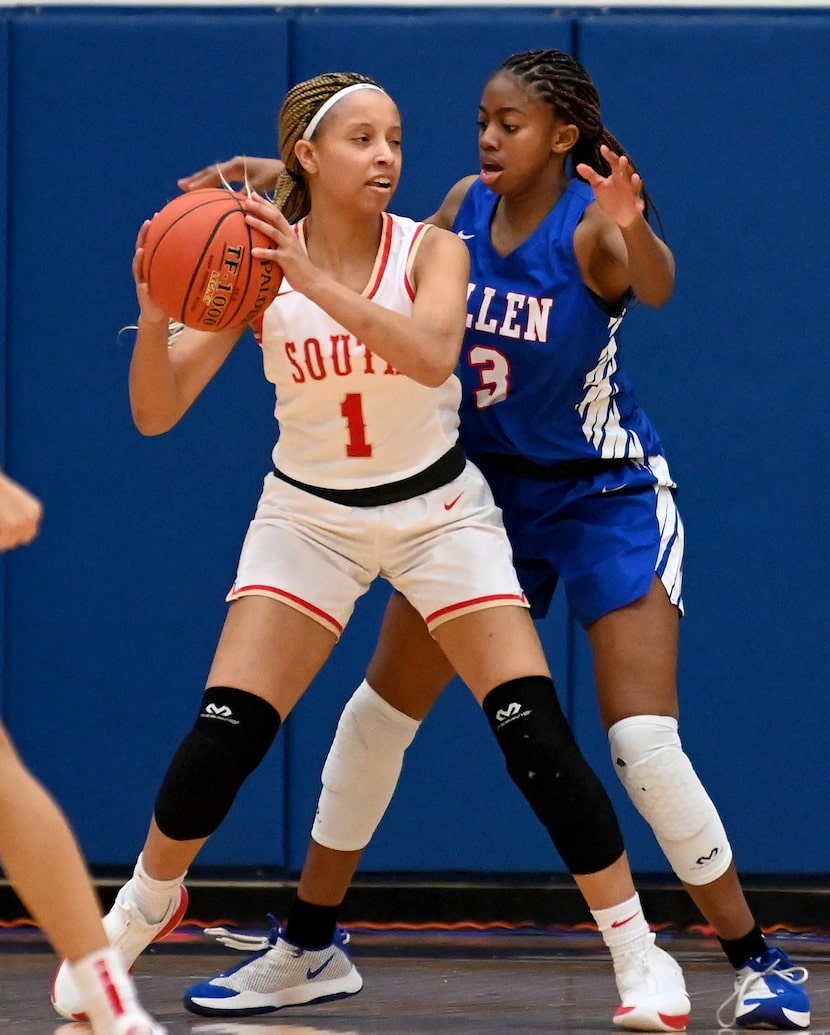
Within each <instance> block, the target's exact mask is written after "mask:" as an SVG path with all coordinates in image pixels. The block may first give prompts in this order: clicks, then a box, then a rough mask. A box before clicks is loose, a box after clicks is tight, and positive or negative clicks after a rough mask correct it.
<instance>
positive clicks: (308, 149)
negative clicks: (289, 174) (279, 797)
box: [294, 140, 317, 173]
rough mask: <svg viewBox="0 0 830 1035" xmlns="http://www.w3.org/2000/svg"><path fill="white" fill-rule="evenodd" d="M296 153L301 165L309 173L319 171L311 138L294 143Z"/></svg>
mask: <svg viewBox="0 0 830 1035" xmlns="http://www.w3.org/2000/svg"><path fill="white" fill-rule="evenodd" d="M294 154H295V155H296V156H297V160H298V161H299V163H300V165H301V166H302V167H303V168H304V169H305V171H306V172H307V173H316V172H317V160H316V158H315V155H314V145H313V144H312V143H311V141H310V140H298V141H297V143H296V144H295V145H294Z"/></svg>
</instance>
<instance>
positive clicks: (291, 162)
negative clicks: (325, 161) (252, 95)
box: [274, 72, 380, 223]
mask: <svg viewBox="0 0 830 1035" xmlns="http://www.w3.org/2000/svg"><path fill="white" fill-rule="evenodd" d="M355 83H371V84H372V85H374V86H379V85H380V84H379V83H376V82H375V80H374V79H372V78H370V77H369V76H367V75H362V74H361V73H360V72H324V73H323V74H322V75H318V76H315V77H314V78H313V79H306V80H305V81H304V82H302V83H297V85H296V86H293V87H292V88H291V89H290V90H289V91H288V93H287V94H286V95H285V100H284V101H283V102H282V108H281V109H280V116H279V124H278V129H279V143H280V155H281V157H282V161H283V164H284V166H285V169H284V170H283V172H282V173H280V175H279V178H278V179H277V186H276V193H275V196H274V202H275V204H276V205H277V207H278V208H279V209H280V211H281V212H282V214H283V215H284V216H285V218H286V219H287V220H288V222H289V223H296V222H297V220H299V219H302V218H303V216H307V215H308V212H309V209H310V207H311V198H310V195H309V192H308V184H307V182H306V178H305V170H304V169H303V167H302V165H301V164H300V162H299V160H298V159H297V156H296V155H295V154H294V145H295V144H296V143H297V141H298V140H300V139H301V138H302V135H303V133H304V132H305V130H306V127H307V126H308V124H309V122H311V119H312V118H313V116H314V113H315V112H316V111H317V110H318V109H319V108H320V107H321V106H322V105H323V104H325V102H326V101H327V100H328V99H329V97H332V96H333V95H334V94H336V93H339V92H340V90H342V89H344V88H345V87H347V86H352V85H354V84H355Z"/></svg>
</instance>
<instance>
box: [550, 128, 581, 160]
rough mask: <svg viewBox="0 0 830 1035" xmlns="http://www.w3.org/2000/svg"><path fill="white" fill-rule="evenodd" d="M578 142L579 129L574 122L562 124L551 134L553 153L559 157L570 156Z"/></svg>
mask: <svg viewBox="0 0 830 1035" xmlns="http://www.w3.org/2000/svg"><path fill="white" fill-rule="evenodd" d="M577 140H579V129H578V128H577V127H576V126H575V125H574V124H573V123H572V122H560V123H558V124H557V125H556V126H555V127H554V130H553V133H552V134H551V141H550V147H551V151H553V153H554V154H557V155H562V154H568V152H569V151H573V149H574V147H575V146H576V142H577Z"/></svg>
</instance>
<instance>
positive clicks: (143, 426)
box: [132, 407, 173, 438]
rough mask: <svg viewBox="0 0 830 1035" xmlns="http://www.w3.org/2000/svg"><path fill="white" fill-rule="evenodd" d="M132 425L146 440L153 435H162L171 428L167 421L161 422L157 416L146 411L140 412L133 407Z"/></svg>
mask: <svg viewBox="0 0 830 1035" xmlns="http://www.w3.org/2000/svg"><path fill="white" fill-rule="evenodd" d="M132 413H133V424H135V426H136V428H138V430H139V431H140V432H141V434H142V435H144V436H146V437H147V438H153V437H154V436H155V435H163V434H164V433H165V431H169V430H170V428H171V427H172V426H173V425H172V424H170V423H169V422H167V421H162V420H160V419H159V418H158V416H157V415H155V414H152V413H148V412H147V411H146V410H141V409H138V408H136V407H133V411H132Z"/></svg>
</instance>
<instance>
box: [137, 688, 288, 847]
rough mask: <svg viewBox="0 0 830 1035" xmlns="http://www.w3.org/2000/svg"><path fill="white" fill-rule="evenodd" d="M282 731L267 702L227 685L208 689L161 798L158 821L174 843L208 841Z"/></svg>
mask: <svg viewBox="0 0 830 1035" xmlns="http://www.w3.org/2000/svg"><path fill="white" fill-rule="evenodd" d="M279 728H280V717H279V715H278V714H277V711H276V709H275V708H274V707H273V706H272V705H270V704H269V703H268V702H267V701H266V700H264V699H263V698H262V697H257V696H256V695H255V694H249V693H247V692H246V691H244V690H234V689H233V688H232V687H228V686H212V687H209V688H208V689H207V690H205V693H204V696H203V697H202V707H201V709H200V710H199V717H198V719H197V720H196V724H195V726H194V727H193V729H192V730H191V731H190V733H188V734H187V736H186V737H185V738H184V740H183V741H182V742H181V744H180V745H179V747H178V750H177V751H176V753H175V755H174V756H173V761H172V762H171V763H170V767H169V768H168V770H167V774H166V776H165V777H164V780H163V781H162V784H161V789H160V790H159V793H158V797H157V798H156V807H155V819H156V824H157V826H158V828H159V830H161V832H162V833H163V834H166V835H167V837H170V838H172V839H173V840H174V841H192V840H195V839H197V838H203V837H209V836H210V835H211V834H212V833H213V832H214V830H216V828H217V827H218V826H219V824H220V823H221V822H222V820H223V819H224V818H225V816H226V815H227V814H228V810H229V809H230V807H231V805H232V804H233V801H234V798H236V795H237V792H238V791H239V788H240V787H241V786H242V784H243V783H244V782H245V780H246V778H247V777H248V776H249V775H250V774H251V773H252V772H253V771H254V769H256V767H257V766H258V765H259V763H260V762H261V761H262V760H263V758H265V755H266V754H267V753H268V749H269V748H270V747H271V744H272V743H273V742H274V737H275V736H276V735H277V730H278V729H279Z"/></svg>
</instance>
